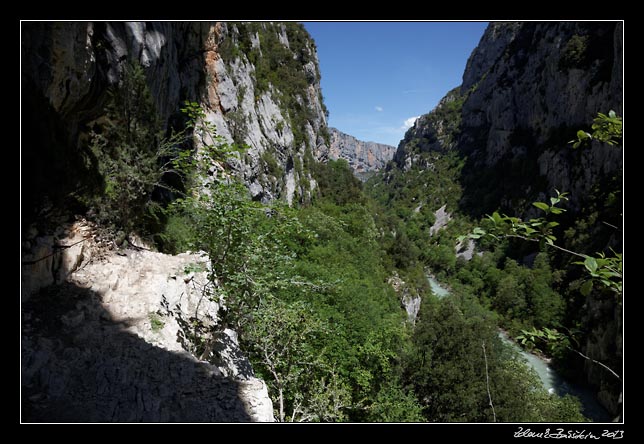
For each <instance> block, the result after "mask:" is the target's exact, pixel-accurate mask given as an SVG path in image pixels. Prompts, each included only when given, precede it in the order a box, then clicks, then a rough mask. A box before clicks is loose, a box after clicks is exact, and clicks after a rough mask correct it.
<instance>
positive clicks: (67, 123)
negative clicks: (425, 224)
mask: <svg viewBox="0 0 644 444" xmlns="http://www.w3.org/2000/svg"><path fill="white" fill-rule="evenodd" d="M21 27H22V28H21V37H22V52H21V55H22V77H21V80H22V97H23V113H22V121H23V135H24V136H25V137H24V138H23V165H24V173H25V174H26V175H27V176H28V177H30V178H31V180H29V181H28V182H27V183H26V184H24V195H23V198H24V199H25V200H27V201H33V202H34V205H33V206H31V205H29V206H28V207H29V208H27V209H26V210H25V211H35V210H31V209H32V208H39V207H41V206H43V205H44V201H45V200H47V199H50V200H54V204H55V205H56V204H58V203H59V202H57V201H55V200H56V198H59V199H62V197H61V196H67V195H68V194H69V193H70V192H77V190H78V189H79V188H81V187H82V186H83V185H84V183H83V179H84V177H85V176H86V174H84V173H86V170H87V169H88V165H87V163H86V162H85V161H84V153H86V151H87V142H88V134H89V131H90V129H89V128H90V125H91V124H92V123H93V122H95V121H97V119H100V118H101V116H102V113H103V112H104V107H103V105H104V103H105V101H106V98H107V95H108V91H109V89H110V88H111V87H113V86H114V85H116V84H117V83H118V82H119V80H120V77H121V73H122V71H123V66H124V64H125V63H127V62H128V61H137V62H138V63H140V64H141V65H142V66H143V68H144V69H145V75H146V78H147V82H148V85H149V87H150V91H151V95H152V97H153V100H154V103H155V104H156V109H157V113H158V115H159V117H160V119H161V121H162V122H164V123H165V124H166V126H169V125H171V124H172V125H174V126H176V125H177V124H179V122H181V121H182V118H183V117H182V115H181V113H180V111H179V109H180V108H181V104H182V103H183V101H184V100H190V101H195V102H197V103H199V104H200V105H201V106H202V107H203V108H204V109H205V111H206V114H207V120H209V121H210V122H213V123H214V124H215V125H216V127H217V131H218V133H219V134H220V135H221V136H222V137H223V138H224V139H225V140H226V141H228V142H238V143H240V144H247V145H248V147H249V148H248V150H247V152H246V155H245V156H244V157H243V160H242V161H241V162H235V163H234V164H233V165H232V166H233V168H234V170H236V171H237V174H239V175H240V176H241V177H242V178H243V179H244V181H245V182H246V183H247V185H248V187H249V190H250V191H251V194H252V195H253V197H254V198H256V199H257V200H263V201H269V200H271V199H276V198H280V197H284V198H286V199H287V200H288V201H289V202H291V201H292V200H293V199H298V200H306V199H309V198H310V193H311V191H312V190H314V189H315V186H316V185H315V181H314V180H312V178H311V176H310V173H309V171H308V166H309V163H310V161H311V160H312V159H313V156H314V155H313V153H314V151H315V152H316V153H319V152H326V150H327V148H326V146H327V137H328V135H327V134H326V114H325V112H326V109H325V108H324V105H323V102H322V96H321V91H320V83H319V79H320V74H319V68H318V60H317V54H316V50H315V46H314V43H313V41H312V40H311V39H310V37H309V36H308V34H307V33H306V31H305V30H304V28H303V27H302V26H301V25H299V24H296V23H286V24H282V23H260V22H255V23H207V22H198V23H192V22H114V23H112V22H97V23H93V22H56V23H48V22H34V23H23V24H22V25H21ZM280 67H284V72H281V71H279V69H280ZM276 74H278V75H276ZM53 181H56V182H57V183H58V184H59V186H58V187H56V191H57V194H56V195H55V196H54V195H53V193H52V192H51V187H50V186H49V184H51V183H52V182H53ZM28 216H31V217H35V215H33V214H30V215H28Z"/></svg>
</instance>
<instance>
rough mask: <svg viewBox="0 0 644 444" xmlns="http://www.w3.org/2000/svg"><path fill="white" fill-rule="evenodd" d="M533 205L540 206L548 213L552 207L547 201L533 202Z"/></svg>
mask: <svg viewBox="0 0 644 444" xmlns="http://www.w3.org/2000/svg"><path fill="white" fill-rule="evenodd" d="M532 205H534V206H535V207H537V208H539V209H540V210H543V211H545V212H546V213H547V212H548V211H549V210H550V207H549V206H548V204H547V203H544V202H532Z"/></svg>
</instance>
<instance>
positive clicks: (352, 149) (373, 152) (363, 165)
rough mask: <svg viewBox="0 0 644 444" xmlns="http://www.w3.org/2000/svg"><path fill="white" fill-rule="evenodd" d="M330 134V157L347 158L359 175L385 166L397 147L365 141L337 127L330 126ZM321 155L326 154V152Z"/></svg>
mask: <svg viewBox="0 0 644 444" xmlns="http://www.w3.org/2000/svg"><path fill="white" fill-rule="evenodd" d="M329 134H330V135H331V141H330V144H329V148H328V157H329V158H331V159H334V160H336V159H345V160H347V161H348V162H349V166H350V167H351V169H352V170H353V172H354V173H355V174H356V175H358V176H359V177H360V176H361V175H364V173H368V172H370V171H377V170H380V169H381V168H383V167H384V166H385V165H386V164H387V162H389V161H390V160H391V158H392V157H393V155H394V152H395V151H396V148H395V147H393V146H391V145H385V144H382V143H376V142H363V141H362V140H358V139H356V138H355V137H353V136H350V135H348V134H345V133H343V132H342V131H339V130H337V129H335V128H329ZM320 155H321V156H324V153H320Z"/></svg>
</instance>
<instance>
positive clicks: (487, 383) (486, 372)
mask: <svg viewBox="0 0 644 444" xmlns="http://www.w3.org/2000/svg"><path fill="white" fill-rule="evenodd" d="M481 345H482V346H483V357H484V358H485V386H486V388H487V397H488V399H489V400H490V407H492V415H494V422H496V411H495V410H494V404H493V403H492V395H491V394H490V375H489V373H488V371H487V353H486V352H485V342H483V343H482V344H481Z"/></svg>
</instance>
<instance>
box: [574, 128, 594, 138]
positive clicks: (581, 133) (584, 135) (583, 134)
mask: <svg viewBox="0 0 644 444" xmlns="http://www.w3.org/2000/svg"><path fill="white" fill-rule="evenodd" d="M577 138H578V139H579V140H585V139H590V138H592V136H591V135H590V134H589V133H587V132H586V131H584V130H579V131H577Z"/></svg>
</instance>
